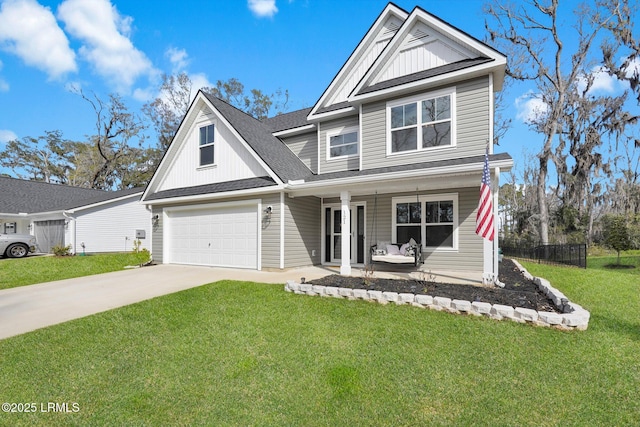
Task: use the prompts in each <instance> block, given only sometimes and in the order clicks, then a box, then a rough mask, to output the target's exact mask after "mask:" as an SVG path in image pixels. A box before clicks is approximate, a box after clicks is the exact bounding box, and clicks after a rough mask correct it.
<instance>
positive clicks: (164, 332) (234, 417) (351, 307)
mask: <svg viewBox="0 0 640 427" xmlns="http://www.w3.org/2000/svg"><path fill="white" fill-rule="evenodd" d="M590 265H591V264H590ZM525 266H526V267H527V268H529V269H530V271H531V272H532V273H533V274H535V275H542V276H544V277H547V278H549V279H550V280H551V281H552V283H553V284H554V286H556V287H558V288H559V289H561V290H562V291H563V292H565V293H566V294H567V295H568V296H569V297H570V298H571V299H572V300H574V301H576V302H577V303H578V304H581V305H583V306H584V307H585V308H587V309H588V310H590V311H591V313H592V317H591V323H590V326H589V329H588V330H587V331H584V332H561V331H557V330H552V329H548V328H538V327H533V326H528V325H521V324H517V323H513V322H497V321H492V320H489V319H486V318H475V317H470V316H455V315H451V314H447V313H441V312H435V311H429V310H422V309H419V308H414V307H408V306H401V307H399V306H395V305H388V306H382V305H378V304H373V303H368V302H364V301H346V300H337V299H329V298H320V297H308V296H302V295H295V294H291V293H286V292H284V291H283V286H281V285H265V284H256V283H247V282H229V281H224V282H217V283H213V284H210V285H206V286H203V287H199V288H194V289H191V290H188V291H184V292H180V293H177V294H173V295H169V296H165V297H161V298H156V299H153V300H150V301H145V302H142V303H139V304H136V305H132V306H129V307H125V308H121V309H117V310H113V311H110V312H106V313H101V314H98V315H94V316H91V317H88V318H84V319H80V320H76V321H72V322H68V323H65V324H62V325H57V326H53V327H50V328H46V329H43V330H39V331H35V332H32V333H29V334H26V335H22V336H18V337H13V338H9V339H5V340H2V341H0V366H2V369H1V370H0V384H2V385H3V386H2V388H0V400H1V401H2V402H14V403H26V402H33V403H36V407H37V412H36V413H33V414H31V413H29V414H26V413H0V425H12V426H17V425H29V426H32V425H216V426H219V425H222V426H224V425H230V426H231V425H260V426H269V425H273V426H282V425H300V426H334V425H340V426H342V425H345V426H346V425H349V426H371V425H376V426H378V425H388V426H403V425H405V426H415V425H429V426H431V425H456V426H458V425H483V426H484V425H486V426H494V425H498V426H512V425H519V426H520V425H522V426H555V425H558V426H560V425H562V426H584V425H634V424H636V423H637V421H638V420H639V419H640V399H638V386H639V384H640V285H639V283H640V280H638V278H639V276H638V275H637V274H638V273H637V272H636V275H631V276H629V275H627V272H620V271H613V272H612V271H609V270H601V269H598V268H590V269H588V270H580V269H577V268H563V267H552V266H541V265H536V264H529V263H525ZM630 278H632V279H633V280H630ZM49 402H54V403H68V407H69V410H74V406H73V403H76V404H77V407H75V408H77V409H79V411H78V412H77V413H53V412H41V404H44V408H47V407H48V406H47V405H48V403H49Z"/></svg>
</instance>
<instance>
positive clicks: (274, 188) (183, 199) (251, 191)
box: [141, 184, 285, 205]
mask: <svg viewBox="0 0 640 427" xmlns="http://www.w3.org/2000/svg"><path fill="white" fill-rule="evenodd" d="M284 188H285V185H284V184H276V185H271V186H267V187H259V188H247V189H244V190H234V191H223V192H219V193H206V194H197V195H193V196H177V197H167V198H163V199H153V200H142V201H141V203H142V204H144V205H173V204H181V203H187V202H203V201H207V200H217V199H227V198H230V197H241V196H250V195H259V194H268V193H274V192H279V191H282V190H283V189H284Z"/></svg>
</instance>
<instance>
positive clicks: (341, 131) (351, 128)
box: [325, 126, 360, 162]
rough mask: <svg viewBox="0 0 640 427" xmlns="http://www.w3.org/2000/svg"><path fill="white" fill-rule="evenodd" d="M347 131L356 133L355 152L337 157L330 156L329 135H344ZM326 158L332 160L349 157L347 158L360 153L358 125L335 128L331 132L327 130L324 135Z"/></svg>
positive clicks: (328, 160)
mask: <svg viewBox="0 0 640 427" xmlns="http://www.w3.org/2000/svg"><path fill="white" fill-rule="evenodd" d="M347 133H355V134H356V142H355V144H356V152H355V154H348V155H346V156H337V157H331V137H332V136H338V135H344V134H347ZM325 145H326V159H327V162H333V161H336V160H344V159H349V158H353V157H358V156H359V155H360V129H359V126H349V127H343V128H340V129H336V130H334V131H331V132H327V135H326V144H325Z"/></svg>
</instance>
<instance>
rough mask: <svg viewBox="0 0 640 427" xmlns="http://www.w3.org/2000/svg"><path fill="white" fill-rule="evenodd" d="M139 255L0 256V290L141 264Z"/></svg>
mask: <svg viewBox="0 0 640 427" xmlns="http://www.w3.org/2000/svg"><path fill="white" fill-rule="evenodd" d="M137 257H138V255H136V254H133V253H115V254H96V255H87V256H70V257H52V256H28V257H26V258H20V259H11V258H2V259H0V289H8V288H15V287H17V286H25V285H33V284H36V283H44V282H52V281H54V280H62V279H71V278H73V277H82V276H90V275H92V274H101V273H108V272H111V271H117V270H122V269H123V268H124V267H125V266H127V265H136V264H138V261H137Z"/></svg>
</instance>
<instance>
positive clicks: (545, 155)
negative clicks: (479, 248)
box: [485, 0, 607, 243]
mask: <svg viewBox="0 0 640 427" xmlns="http://www.w3.org/2000/svg"><path fill="white" fill-rule="evenodd" d="M558 7H559V0H549V1H548V2H544V1H542V0H532V1H530V2H526V3H524V4H522V5H518V6H514V5H511V4H505V3H501V2H499V1H495V2H494V3H492V4H489V5H488V6H487V7H486V8H485V10H486V13H487V14H488V15H489V19H490V21H486V23H485V27H486V29H487V31H488V32H489V39H490V41H491V42H492V43H494V44H496V45H497V46H498V47H499V48H500V49H501V50H503V51H505V52H506V53H507V56H508V57H509V63H508V65H507V76H508V77H510V78H512V79H516V80H530V81H532V82H534V84H535V85H536V89H537V94H538V96H539V99H541V100H542V102H543V104H544V107H545V108H544V110H543V111H540V114H538V115H537V117H536V118H535V119H533V121H532V122H531V123H530V125H531V127H532V128H533V129H534V130H536V131H537V132H539V133H540V134H542V136H543V143H542V147H541V149H540V150H539V152H538V155H537V157H538V168H537V177H536V193H537V201H538V213H539V234H540V239H541V241H542V242H543V243H547V242H549V220H550V217H549V205H548V203H547V177H548V174H549V162H550V161H552V160H553V159H554V155H555V152H556V147H557V144H558V143H559V142H558V135H559V133H561V132H562V126H563V119H564V117H565V113H566V109H567V107H568V103H569V102H570V99H569V96H570V93H571V91H573V90H574V88H575V86H576V85H578V84H579V83H580V78H581V77H582V76H583V75H584V74H585V70H587V69H589V65H590V64H589V61H590V60H591V57H592V55H593V49H592V48H593V45H594V43H595V42H596V36H597V35H598V34H599V33H600V32H601V30H602V29H603V28H604V27H605V25H607V21H606V20H604V19H600V16H601V15H600V11H599V10H598V9H591V8H589V7H587V6H581V7H579V8H578V9H577V10H576V11H574V16H575V20H576V21H575V22H576V23H575V30H576V34H575V36H577V47H576V49H575V50H574V51H573V52H567V51H566V48H565V42H564V40H562V37H561V35H560V29H559V26H560V25H561V24H560V23H559V22H558V20H559V16H560V13H559V9H558ZM567 56H568V59H567Z"/></svg>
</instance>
